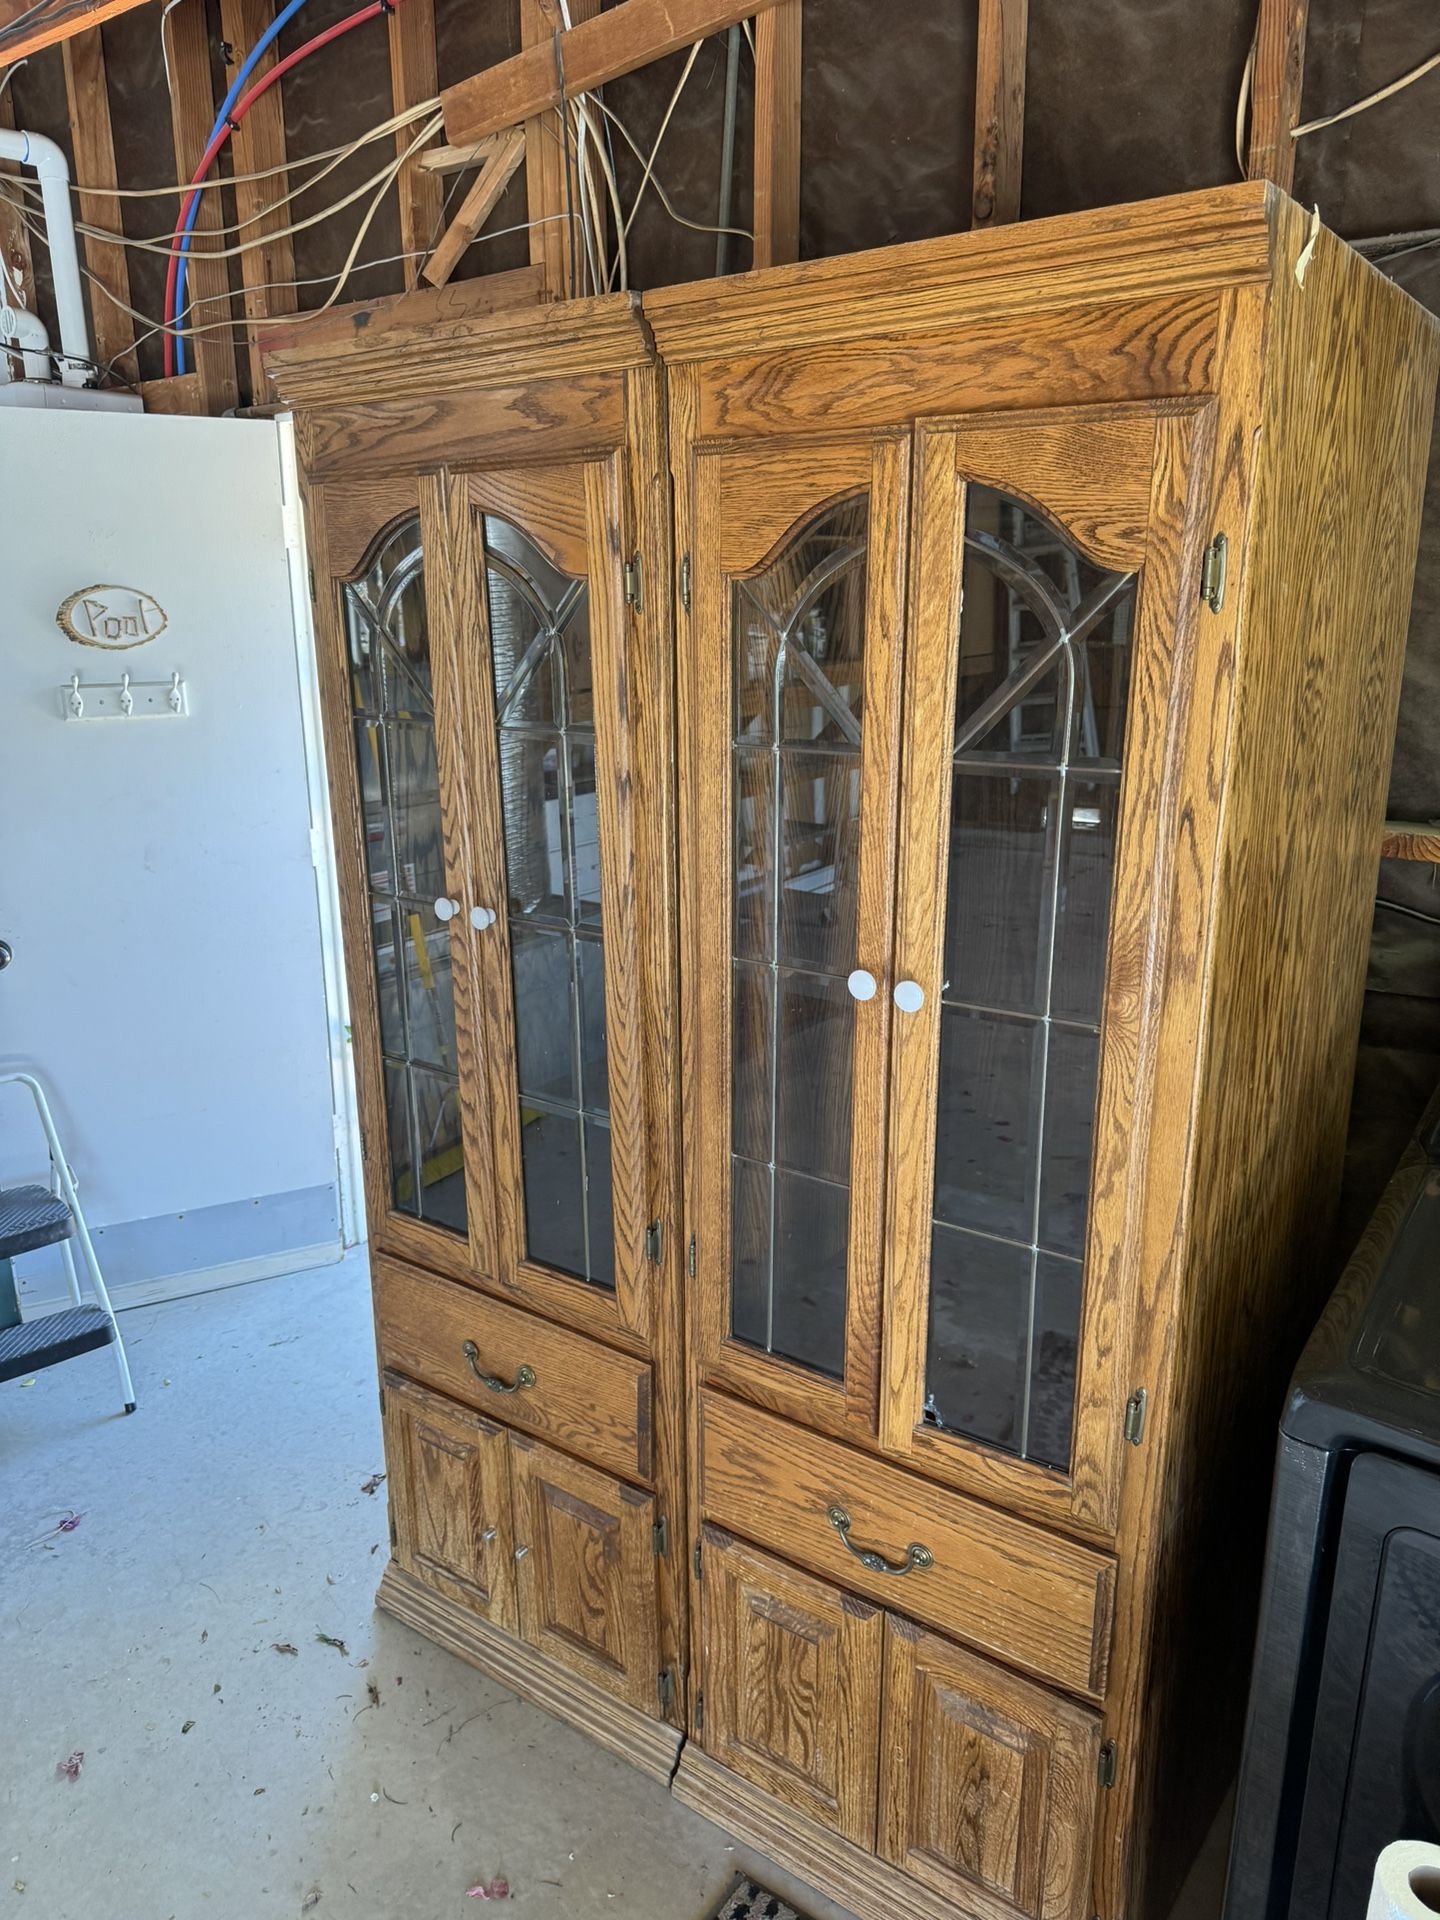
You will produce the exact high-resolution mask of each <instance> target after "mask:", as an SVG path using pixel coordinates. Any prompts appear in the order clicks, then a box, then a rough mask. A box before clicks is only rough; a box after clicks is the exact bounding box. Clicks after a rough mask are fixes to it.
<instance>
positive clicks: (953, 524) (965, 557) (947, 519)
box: [882, 407, 1180, 1524]
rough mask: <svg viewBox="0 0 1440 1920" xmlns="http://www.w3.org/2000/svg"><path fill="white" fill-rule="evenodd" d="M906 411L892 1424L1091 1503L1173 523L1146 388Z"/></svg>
mask: <svg viewBox="0 0 1440 1920" xmlns="http://www.w3.org/2000/svg"><path fill="white" fill-rule="evenodd" d="M1175 430H1179V428H1178V427H1177V428H1176V429H1175ZM922 437H923V439H924V442H925V452H924V456H923V457H924V462H925V470H926V472H927V475H928V474H931V473H934V474H937V475H943V476H944V477H945V480H946V482H947V484H943V485H940V486H937V487H934V488H932V490H931V491H930V492H928V493H927V498H926V505H925V511H924V515H923V520H922V524H921V527H920V529H919V532H918V539H919V541H920V555H919V565H918V567H917V569H916V574H915V577H916V580H917V582H918V583H919V584H918V589H917V591H918V600H917V604H916V606H915V607H914V608H913V609H912V640H911V666H910V673H909V678H908V680H907V690H906V698H907V720H906V746H905V787H904V795H903V800H902V818H903V822H904V825H903V829H902V841H903V846H904V855H903V858H904V870H903V873H902V877H901V889H900V890H901V901H900V907H899V917H898V922H897V940H896V953H895V977H894V982H893V986H892V998H893V1000H894V1003H895V1007H896V1010H897V1011H896V1017H895V1023H894V1033H893V1042H892V1047H893V1051H892V1060H893V1077H892V1093H891V1100H892V1106H891V1155H890V1168H889V1182H890V1193H891V1210H892V1216H893V1217H892V1239H891V1245H890V1262H889V1271H888V1275H887V1285H888V1287H889V1289H890V1296H889V1298H890V1322H889V1325H890V1336H891V1345H890V1349H889V1351H888V1352H887V1356H886V1392H885V1405H884V1408H883V1411H882V1437H883V1440H884V1442H885V1444H886V1445H887V1446H889V1447H892V1448H894V1449H896V1450H897V1451H900V1452H904V1453H909V1454H921V1455H923V1456H924V1459H925V1463H926V1465H927V1468H928V1469H930V1470H933V1471H936V1472H946V1471H948V1472H949V1474H950V1475H951V1477H953V1478H955V1479H956V1480H957V1481H958V1482H960V1483H962V1484H974V1485H977V1486H979V1487H988V1488H990V1489H992V1490H995V1489H999V1488H1005V1489H1007V1490H1008V1491H1010V1492H1012V1493H1013V1492H1015V1491H1017V1490H1026V1489H1027V1488H1028V1491H1029V1492H1030V1493H1031V1495H1032V1496H1033V1497H1034V1498H1035V1499H1036V1500H1037V1501H1039V1502H1040V1503H1042V1504H1043V1503H1044V1502H1047V1501H1048V1502H1049V1503H1050V1504H1051V1506H1052V1507H1053V1508H1056V1509H1059V1510H1070V1511H1073V1512H1074V1513H1076V1514H1077V1515H1079V1516H1082V1517H1084V1518H1087V1519H1092V1520H1095V1521H1097V1522H1098V1523H1101V1524H1106V1523H1107V1516H1109V1515H1111V1514H1112V1513H1113V1505H1114V1496H1115V1483H1116V1471H1115V1467H1114V1461H1115V1456H1116V1448H1117V1445H1118V1441H1119V1437H1120V1431H1121V1427H1122V1425H1123V1398H1124V1394H1125V1393H1128V1391H1129V1387H1130V1384H1131V1383H1124V1376H1123V1372H1122V1368H1121V1364H1120V1363H1119V1362H1118V1360H1117V1353H1118V1350H1119V1347H1120V1343H1119V1340H1118V1337H1117V1336H1118V1329H1119V1326H1120V1324H1121V1323H1122V1322H1123V1319H1124V1312H1125V1308H1124V1304H1123V1301H1124V1295H1125V1292H1126V1290H1127V1287H1128V1286H1129V1285H1130V1284H1131V1281H1132V1279H1133V1276H1130V1275H1127V1274H1126V1272H1125V1271H1124V1255H1125V1249H1124V1247H1123V1246H1122V1245H1120V1244H1118V1236H1119V1235H1120V1233H1121V1232H1122V1230H1123V1221H1124V1217H1125V1214H1126V1203H1125V1183H1126V1180H1127V1178H1131V1179H1133V1178H1136V1177H1137V1173H1136V1167H1138V1155H1137V1159H1136V1162H1135V1164H1134V1165H1132V1166H1130V1167H1128V1168H1127V1162H1126V1153H1127V1151H1128V1141H1127V1133H1128V1125H1127V1115H1126V1112H1125V1103H1126V1100H1127V1097H1128V1095H1127V1089H1126V1086H1125V1083H1124V1077H1123V1075H1118V1074H1112V1073H1111V1072H1110V1068H1109V1065H1108V1063H1109V1062H1112V1061H1133V1058H1134V1053H1135V1043H1136V1038H1137V1033H1138V1022H1139V1019H1140V1016H1141V1009H1140V1006H1139V1003H1138V999H1137V992H1136V985H1135V983H1136V981H1137V980H1138V979H1140V978H1141V976H1142V974H1143V971H1144V966H1143V951H1142V950H1141V948H1137V945H1136V943H1137V941H1139V942H1141V943H1142V947H1143V939H1144V927H1145V920H1146V918H1148V913H1147V908H1148V909H1149V910H1150V911H1153V902H1151V901H1149V900H1147V902H1146V905H1145V906H1144V907H1142V909H1141V915H1140V916H1139V917H1131V916H1129V915H1127V916H1125V920H1124V925H1123V926H1120V925H1119V924H1118V921H1119V918H1120V916H1119V915H1118V914H1117V911H1116V907H1115V901H1116V898H1117V877H1118V875H1119V872H1120V863H1121V862H1122V860H1123V859H1124V857H1125V854H1126V851H1127V848H1129V847H1130V845H1131V838H1130V836H1131V833H1132V829H1131V826H1130V824H1129V822H1130V819H1131V817H1132V815H1133V812H1134V810H1135V809H1136V808H1137V807H1143V806H1144V805H1145V804H1146V802H1145V801H1144V800H1143V799H1142V795H1144V794H1145V792H1146V778H1145V777H1143V776H1132V762H1133V761H1135V760H1136V759H1137V758H1138V761H1139V763H1140V765H1141V767H1142V768H1144V769H1147V770H1149V769H1153V768H1154V767H1155V766H1156V765H1158V764H1159V762H1160V760H1161V758H1162V756H1163V752H1164V729H1163V714H1164V703H1163V701H1160V702H1158V703H1154V704H1152V703H1148V702H1147V703H1145V704H1144V706H1143V707H1142V706H1141V705H1140V704H1139V703H1137V702H1136V701H1135V700H1134V699H1133V698H1132V691H1133V689H1134V687H1135V686H1136V685H1137V684H1139V683H1141V682H1142V681H1143V680H1145V679H1146V678H1147V677H1148V680H1149V684H1150V687H1151V690H1152V692H1153V691H1154V689H1155V688H1156V687H1157V686H1158V685H1159V683H1160V682H1159V670H1160V668H1161V666H1162V660H1161V659H1160V658H1157V653H1158V650H1159V645H1160V640H1159V636H1161V635H1164V636H1165V644H1164V655H1163V658H1164V659H1165V660H1168V658H1169V656H1170V653H1171V651H1172V647H1171V645H1170V642H1171V641H1172V640H1173V635H1174V632H1175V628H1176V624H1177V622H1178V620H1179V618H1180V609H1179V608H1178V607H1176V606H1175V605H1173V604H1172V605H1171V606H1170V607H1169V608H1167V607H1166V606H1165V604H1164V597H1165V596H1166V595H1167V594H1170V595H1173V594H1174V591H1175V583H1174V574H1175V571H1176V569H1175V568H1174V567H1173V566H1172V565H1170V564H1168V563H1167V564H1165V565H1162V566H1159V567H1157V568H1156V569H1155V571H1156V574H1157V584H1156V587H1155V589H1154V592H1153V593H1152V592H1151V591H1150V589H1149V588H1148V586H1147V564H1146V563H1147V562H1148V561H1151V560H1152V559H1153V557H1154V556H1155V554H1156V553H1159V554H1161V555H1162V556H1164V555H1165V544H1166V541H1167V540H1168V541H1169V542H1170V544H1171V547H1172V553H1171V555H1170V556H1169V557H1168V558H1169V559H1173V557H1174V549H1177V548H1178V543H1179V538H1180V530H1179V529H1178V528H1167V527H1166V525H1165V522H1164V514H1163V512H1162V510H1161V508H1160V507H1158V506H1157V507H1156V508H1154V509H1152V504H1151V494H1152V489H1153V488H1154V486H1155V484H1156V483H1155V478H1154V476H1155V475H1156V474H1157V473H1158V472H1159V462H1158V458H1157V446H1156V441H1157V416H1156V414H1155V413H1154V412H1153V410H1151V409H1149V408H1144V407H1141V408H1132V407H1117V408H1113V409H1106V410H1099V409H1097V410H1095V413H1094V414H1092V415H1090V416H1088V417H1085V418H1081V419H1079V420H1066V419H1065V418H1064V417H1063V416H1054V415H1051V416H1046V415H1036V416H1031V417H1029V418H1028V419H1027V418H1026V417H1024V416H1022V417H1021V418H1020V419H1019V420H1018V421H1009V422H1006V423H1004V424H998V423H992V422H966V423H962V424H960V425H958V426H956V427H954V428H951V429H941V428H936V429H932V430H927V433H926V434H925V435H924V436H922ZM917 458H918V457H917ZM1049 498H1053V499H1055V501H1056V504H1055V505H1054V506H1053V507H1052V506H1050V505H1048V504H1047V499H1049ZM1147 620H1148V622H1149V626H1148V629H1147V627H1146V625H1145V622H1146V621H1147ZM1147 632H1148V636H1149V637H1148V641H1147ZM1157 712H1158V714H1159V720H1158V722H1157V717H1156V716H1157ZM1117 942H1118V943H1119V948H1120V953H1119V959H1118V961H1117V958H1116V951H1115V949H1116V943H1117ZM1107 983H1108V984H1107ZM1101 1192H1103V1193H1104V1195H1105V1196H1106V1202H1107V1206H1106V1211H1105V1214H1104V1217H1103V1220H1101V1221H1100V1222H1099V1223H1098V1224H1097V1220H1096V1195H1097V1193H1101ZM1122 1383H1123V1390H1122ZM1117 1395H1118V1396H1119V1404H1117Z"/></svg>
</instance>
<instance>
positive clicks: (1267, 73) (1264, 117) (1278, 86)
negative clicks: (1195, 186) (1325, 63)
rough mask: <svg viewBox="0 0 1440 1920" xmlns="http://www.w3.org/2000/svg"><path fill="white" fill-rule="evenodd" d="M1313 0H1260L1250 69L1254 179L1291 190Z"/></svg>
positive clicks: (1248, 169) (1250, 173) (1250, 167)
mask: <svg viewBox="0 0 1440 1920" xmlns="http://www.w3.org/2000/svg"><path fill="white" fill-rule="evenodd" d="M1309 12H1310V0H1260V13H1259V17H1258V18H1257V20H1256V22H1255V47H1254V63H1253V65H1252V68H1251V73H1250V156H1249V162H1248V165H1247V167H1246V173H1247V174H1248V176H1249V177H1250V179H1252V180H1273V181H1274V182H1275V184H1276V186H1277V187H1283V188H1284V189H1285V191H1286V192H1287V193H1288V192H1289V191H1290V189H1291V187H1292V186H1293V185H1294V184H1295V141H1294V137H1293V136H1294V132H1295V128H1296V126H1297V125H1298V124H1299V121H1300V92H1301V87H1302V85H1303V82H1304V78H1305V24H1306V19H1307V16H1308V15H1309Z"/></svg>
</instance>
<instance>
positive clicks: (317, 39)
mask: <svg viewBox="0 0 1440 1920" xmlns="http://www.w3.org/2000/svg"><path fill="white" fill-rule="evenodd" d="M396 4H397V0H371V4H370V5H369V6H366V7H361V8H360V10H359V12H358V13H351V14H347V15H346V17H345V18H344V19H343V20H337V21H336V23H335V25H334V26H333V27H326V29H325V31H324V32H323V33H317V34H316V35H315V36H314V38H313V39H310V40H307V41H306V42H305V44H304V46H301V47H297V48H296V49H295V51H294V52H293V53H287V54H286V56H285V58H284V59H283V60H277V61H276V62H275V65H274V66H273V67H271V68H270V69H269V70H268V72H266V73H265V74H263V75H262V76H261V78H260V79H258V80H257V81H256V82H255V84H254V86H253V87H251V88H250V89H249V90H248V92H246V93H244V94H242V95H241V97H240V98H239V99H238V100H237V101H236V102H235V110H234V112H233V113H232V114H231V116H230V118H229V119H228V120H227V121H226V122H225V124H224V126H223V127H221V129H220V131H219V132H218V133H217V134H216V136H215V138H214V139H213V140H212V141H211V142H210V144H209V146H208V147H207V148H206V149H205V151H204V153H202V154H201V156H200V164H199V165H198V166H197V167H196V169H195V171H194V173H193V174H192V175H191V178H190V191H189V193H188V194H187V195H186V197H185V199H184V200H183V201H182V202H181V204H180V212H179V215H178V217H177V219H176V221H175V237H174V239H173V240H172V241H171V243H170V264H169V266H168V267H167V268H166V270H165V319H166V321H167V323H168V324H169V325H170V326H178V325H179V324H180V316H179V315H178V314H177V313H176V312H175V311H174V307H175V282H176V278H177V276H178V274H179V271H180V236H181V234H182V233H183V232H184V231H185V222H186V220H187V219H188V218H189V214H190V209H191V207H192V206H193V205H194V203H195V201H196V200H197V199H198V198H199V193H200V183H201V181H202V180H203V179H204V178H205V176H206V174H207V173H209V171H210V169H211V167H213V166H214V164H215V156H216V155H217V154H218V153H219V151H220V149H221V148H222V147H223V146H224V144H225V142H226V141H227V140H228V139H229V138H230V135H231V134H232V133H233V132H234V131H235V129H236V127H238V126H239V124H240V122H241V121H242V120H243V119H244V118H245V116H246V114H247V113H248V112H249V111H250V109H251V107H253V106H254V104H255V102H256V101H257V100H258V99H259V98H260V96H261V94H262V93H265V92H267V91H268V90H269V89H270V88H271V87H273V86H274V84H275V82H276V81H277V80H279V79H280V78H281V77H282V75H284V74H287V73H288V72H289V71H290V69H291V68H292V67H298V66H299V64H300V62H301V61H302V60H308V59H309V57H310V55H311V54H312V53H318V52H319V51H320V49H321V47H328V46H329V44H330V42H331V41H332V40H338V39H339V38H340V36H341V35H342V34H345V33H349V32H350V30H351V28H352V27H358V26H360V25H362V24H363V23H364V22H365V21H366V20H376V19H378V18H379V17H380V15H381V14H384V13H393V12H394V11H395V6H396ZM196 257H197V258H200V259H203V258H204V255H203V254H201V255H197V256H196ZM174 371H175V335H174V334H173V333H172V332H169V331H167V332H166V335H165V374H166V377H167V378H168V377H169V376H170V375H171V374H173V373H174Z"/></svg>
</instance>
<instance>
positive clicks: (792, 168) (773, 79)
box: [753, 0, 800, 267]
mask: <svg viewBox="0 0 1440 1920" xmlns="http://www.w3.org/2000/svg"><path fill="white" fill-rule="evenodd" d="M754 176H755V186H754V195H755V214H754V221H753V225H754V228H755V249H754V255H753V264H754V265H755V266H757V267H782V266H789V265H791V263H792V262H794V261H796V260H798V259H799V258H800V0H780V4H779V5H776V6H772V7H770V8H768V9H767V11H765V12H764V13H762V14H759V15H758V16H757V18H756V21H755V165H754Z"/></svg>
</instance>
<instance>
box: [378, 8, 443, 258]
mask: <svg viewBox="0 0 1440 1920" xmlns="http://www.w3.org/2000/svg"><path fill="white" fill-rule="evenodd" d="M389 20H390V92H391V97H392V98H393V100H394V103H395V111H396V113H401V112H403V111H404V109H405V108H406V107H417V106H419V104H420V102H421V101H422V100H433V99H434V97H435V95H436V94H437V93H438V92H439V90H440V81H439V75H438V70H437V68H436V63H435V5H434V0H405V4H404V5H403V6H399V7H396V8H395V9H394V10H393V12H392V13H391V14H390V16H389ZM414 138H415V128H414V126H413V124H412V125H409V126H404V127H401V128H400V129H399V130H398V132H397V133H396V135H395V151H396V152H397V153H403V152H404V151H405V149H406V147H408V146H409V144H410V142H411V141H412V140H413V139H414ZM399 190H400V246H401V248H402V250H403V252H404V254H405V262H404V270H405V284H406V286H407V287H413V286H414V285H415V284H416V283H417V281H418V280H419V278H420V266H421V263H422V261H423V260H424V258H425V255H426V254H427V253H428V252H429V251H430V248H431V247H432V246H433V245H434V243H435V235H436V231H437V230H438V228H439V225H440V208H441V196H440V182H439V180H438V179H437V178H436V176H435V175H434V174H433V173H427V172H426V171H425V169H424V168H423V167H417V166H416V165H415V163H414V161H413V160H412V161H410V162H409V163H408V164H407V165H406V166H405V168H404V169H403V171H402V172H401V175H400V180H399Z"/></svg>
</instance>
